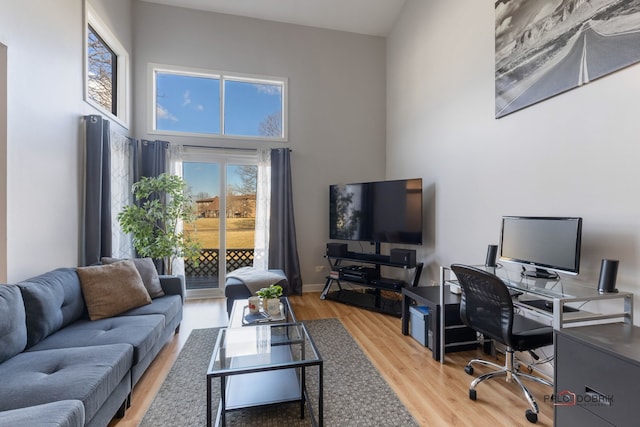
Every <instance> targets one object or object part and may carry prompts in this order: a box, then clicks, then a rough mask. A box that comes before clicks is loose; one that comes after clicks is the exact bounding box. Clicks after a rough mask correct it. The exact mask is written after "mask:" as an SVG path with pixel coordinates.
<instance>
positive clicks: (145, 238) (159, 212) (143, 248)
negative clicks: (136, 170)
mask: <svg viewBox="0 0 640 427" xmlns="http://www.w3.org/2000/svg"><path fill="white" fill-rule="evenodd" d="M186 188H187V186H186V183H185V182H184V180H183V179H182V178H181V177H179V176H176V175H169V174H165V173H163V174H160V175H158V176H157V177H142V178H141V179H140V181H138V182H136V183H135V184H133V187H132V192H133V197H134V203H133V204H132V205H129V206H125V208H124V209H123V210H122V211H121V212H120V213H119V214H118V221H119V222H120V225H121V226H122V230H123V231H124V232H125V233H132V234H133V246H134V247H135V249H136V251H137V253H138V256H141V257H151V258H153V259H160V260H162V262H163V263H164V268H165V270H164V272H165V273H166V274H172V271H173V268H172V265H173V261H174V260H175V259H176V257H184V258H188V259H191V260H193V262H194V263H197V262H198V260H199V257H200V243H198V242H197V241H195V240H193V239H191V238H190V236H188V235H185V234H184V233H183V231H182V226H181V225H182V223H189V222H192V221H194V220H195V213H194V212H193V206H192V205H193V204H192V201H191V197H190V195H189V194H188V193H187V191H186Z"/></svg>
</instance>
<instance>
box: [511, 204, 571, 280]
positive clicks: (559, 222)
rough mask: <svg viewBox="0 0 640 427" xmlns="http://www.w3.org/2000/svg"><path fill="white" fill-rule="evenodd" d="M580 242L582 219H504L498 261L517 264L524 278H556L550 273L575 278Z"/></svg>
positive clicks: (512, 217)
mask: <svg viewBox="0 0 640 427" xmlns="http://www.w3.org/2000/svg"><path fill="white" fill-rule="evenodd" d="M581 240H582V218H578V217H525V216H505V217H503V218H502V231H501V233H500V260H501V261H505V262H513V263H518V264H521V265H522V266H523V271H522V275H523V276H524V277H536V278H547V279H554V278H557V277H558V275H557V274H556V273H553V272H560V273H566V274H572V275H576V274H578V273H579V271H580V243H581ZM524 266H531V267H534V268H535V270H533V271H531V270H526V269H525V267H524Z"/></svg>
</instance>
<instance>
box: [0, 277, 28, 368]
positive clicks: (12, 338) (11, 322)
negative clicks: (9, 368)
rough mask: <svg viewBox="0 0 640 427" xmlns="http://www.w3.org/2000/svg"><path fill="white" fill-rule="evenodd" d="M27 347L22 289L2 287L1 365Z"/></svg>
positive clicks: (11, 286) (0, 321) (0, 306)
mask: <svg viewBox="0 0 640 427" xmlns="http://www.w3.org/2000/svg"><path fill="white" fill-rule="evenodd" d="M26 346H27V324H26V315H25V312H24V302H23V301H22V294H21V293H20V288H18V287H17V286H15V285H0V363H2V362H4V361H5V360H7V359H9V358H10V357H13V356H15V355H16V354H18V353H20V352H21V351H22V350H24V349H25V347H26Z"/></svg>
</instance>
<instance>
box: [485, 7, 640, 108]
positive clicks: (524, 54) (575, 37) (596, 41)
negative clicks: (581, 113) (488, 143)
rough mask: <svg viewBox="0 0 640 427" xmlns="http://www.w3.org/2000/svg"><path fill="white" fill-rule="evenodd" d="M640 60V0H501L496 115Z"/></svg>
mask: <svg viewBox="0 0 640 427" xmlns="http://www.w3.org/2000/svg"><path fill="white" fill-rule="evenodd" d="M639 61H640V0H536V1H530V0H496V1H495V117H496V118H501V117H504V116H506V115H508V114H511V113H513V112H515V111H518V110H521V109H523V108H526V107H528V106H531V105H533V104H536V103H538V102H540V101H543V100H545V99H548V98H551V97H553V96H555V95H558V94H560V93H563V92H566V91H568V90H571V89H574V88H577V87H580V86H582V85H585V84H587V83H589V82H591V81H593V80H596V79H598V78H600V77H603V76H605V75H607V74H610V73H612V72H614V71H617V70H620V69H622V68H625V67H627V66H629V65H632V64H635V63H637V62H639Z"/></svg>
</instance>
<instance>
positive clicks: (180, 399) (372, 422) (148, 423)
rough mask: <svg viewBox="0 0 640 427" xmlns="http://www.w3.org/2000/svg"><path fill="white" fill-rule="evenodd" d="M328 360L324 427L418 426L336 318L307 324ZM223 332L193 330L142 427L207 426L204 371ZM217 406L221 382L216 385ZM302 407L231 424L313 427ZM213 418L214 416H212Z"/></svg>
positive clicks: (232, 418) (251, 412)
mask: <svg viewBox="0 0 640 427" xmlns="http://www.w3.org/2000/svg"><path fill="white" fill-rule="evenodd" d="M304 323H305V325H306V326H307V329H308V331H309V334H310V335H311V337H312V338H313V340H314V342H315V343H316V346H317V347H318V350H319V352H320V355H321V356H322V358H323V360H324V424H325V426H329V427H333V426H340V427H342V426H367V427H369V426H417V425H418V424H417V423H416V422H415V420H414V419H413V417H412V416H411V414H410V413H409V411H407V409H406V408H405V407H404V405H403V404H402V402H400V400H399V399H398V396H397V395H396V394H395V393H394V391H393V390H392V389H391V388H390V387H389V385H388V384H387V383H386V382H385V380H384V379H383V378H382V377H381V376H380V374H379V373H378V371H377V370H376V369H375V368H374V367H373V365H372V364H371V362H370V361H369V359H367V357H366V356H365V354H364V353H363V352H362V350H361V349H360V347H359V346H358V344H357V343H356V342H355V341H354V340H353V338H351V335H349V332H347V330H346V329H345V328H344V327H343V326H342V323H340V321H339V320H338V319H323V320H312V321H306V322H304ZM218 329H219V328H213V329H197V330H194V331H192V332H191V335H190V336H189V338H188V339H187V342H186V343H185V346H184V348H183V349H182V351H181V352H180V355H179V356H178V359H177V360H176V363H175V364H174V366H173V368H171V371H170V372H169V375H168V377H167V379H166V380H165V381H164V383H163V384H162V387H161V388H160V391H159V392H158V394H157V396H156V397H155V398H154V400H153V402H152V404H151V407H150V408H149V411H148V412H147V414H146V415H145V417H144V419H143V420H142V423H141V426H143V427H164V426H172V427H181V426H184V427H187V426H189V427H192V426H205V425H206V420H207V419H206V407H207V405H206V394H207V388H206V387H207V385H206V384H207V381H206V372H207V368H208V364H209V360H210V358H211V352H212V351H213V347H214V345H215V340H216V337H217V334H218ZM316 381H317V369H316V368H309V369H308V370H307V389H308V391H309V394H310V396H309V397H310V399H311V402H312V405H313V407H314V411H316V410H317V383H316ZM212 384H213V402H215V403H214V405H213V408H214V414H213V416H214V417H215V410H216V409H217V407H218V401H219V396H220V383H219V379H217V378H216V379H215V380H214V381H213V383H212ZM299 408H300V407H299V404H297V403H287V404H281V405H272V406H267V407H261V408H249V409H242V410H239V411H234V412H229V413H228V414H227V425H229V426H242V427H245V426H274V427H275V426H277V427H281V426H309V425H311V422H310V418H309V415H308V414H306V416H305V419H303V420H301V419H300V412H299ZM214 419H215V418H214Z"/></svg>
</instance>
